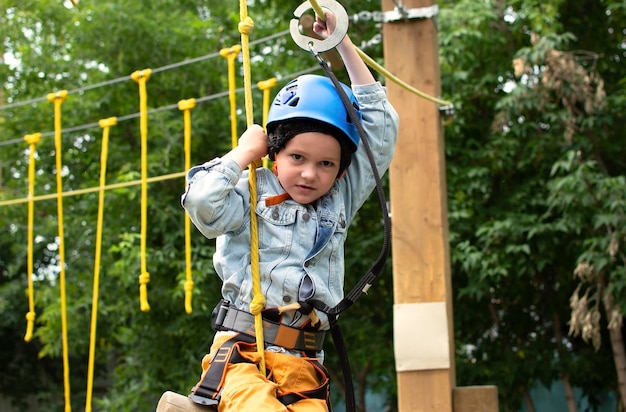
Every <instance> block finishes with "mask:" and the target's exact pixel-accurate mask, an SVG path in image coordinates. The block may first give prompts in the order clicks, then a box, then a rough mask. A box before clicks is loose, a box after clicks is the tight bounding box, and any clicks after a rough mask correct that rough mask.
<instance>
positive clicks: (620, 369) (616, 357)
mask: <svg viewBox="0 0 626 412" xmlns="http://www.w3.org/2000/svg"><path fill="white" fill-rule="evenodd" d="M603 301H604V310H605V312H606V315H607V318H609V319H610V316H611V313H613V310H614V309H615V305H614V303H613V298H612V297H611V296H606V297H605V298H604V299H603ZM609 335H610V337H611V349H612V350H613V362H614V363H615V372H616V373H617V391H618V393H619V397H620V400H621V402H620V403H621V404H622V405H626V352H625V351H624V339H623V337H622V330H621V327H612V328H609Z"/></svg>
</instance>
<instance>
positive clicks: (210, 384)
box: [189, 334, 254, 408]
mask: <svg viewBox="0 0 626 412" xmlns="http://www.w3.org/2000/svg"><path fill="white" fill-rule="evenodd" d="M247 339H248V338H246V337H245V336H240V335H239V334H237V335H234V336H233V337H232V338H230V339H228V340H227V341H226V342H224V343H223V344H222V346H220V347H219V348H218V349H217V350H216V351H215V353H214V354H213V357H212V358H211V361H210V363H209V369H207V371H206V372H205V373H204V374H203V375H202V378H201V379H200V382H198V383H197V384H196V386H194V388H193V389H192V390H191V393H190V394H189V398H190V399H191V400H192V401H193V402H195V403H197V404H200V405H205V406H211V407H214V408H217V405H218V404H219V402H220V398H221V394H222V386H223V385H224V377H225V375H226V370H227V368H228V365H230V364H233V363H241V362H248V361H247V360H245V359H244V358H243V356H241V353H240V348H239V347H240V346H242V345H243V346H250V347H251V348H253V347H254V346H253V345H254V342H249V341H248V340H247Z"/></svg>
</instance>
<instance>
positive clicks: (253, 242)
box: [239, 0, 265, 374]
mask: <svg viewBox="0 0 626 412" xmlns="http://www.w3.org/2000/svg"><path fill="white" fill-rule="evenodd" d="M239 10H240V13H239V14H240V19H241V22H240V23H239V32H240V33H241V47H242V49H243V79H244V89H245V93H244V94H245V104H246V125H247V126H248V127H249V126H251V125H252V124H253V123H254V116H253V111H252V82H251V80H250V50H249V44H248V36H249V34H250V33H251V32H252V29H253V28H254V22H253V21H252V19H251V18H250V17H248V9H247V6H246V1H245V0H240V2H239ZM258 166H259V165H258V164H257V163H256V162H253V163H252V164H250V166H249V170H250V174H249V179H248V181H249V186H250V261H251V268H252V292H253V294H254V295H253V297H252V302H250V313H252V314H253V315H254V330H255V333H256V345H257V352H258V354H259V370H260V371H261V373H263V374H265V350H264V349H265V341H264V338H263V317H262V316H261V311H262V310H263V309H264V308H265V296H263V293H262V291H261V275H260V273H259V272H260V270H259V242H258V233H257V229H258V228H257V218H256V196H257V192H256V168H257V167H258Z"/></svg>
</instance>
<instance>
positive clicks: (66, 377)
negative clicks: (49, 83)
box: [46, 90, 72, 412]
mask: <svg viewBox="0 0 626 412" xmlns="http://www.w3.org/2000/svg"><path fill="white" fill-rule="evenodd" d="M46 97H47V99H48V100H49V101H50V102H52V103H54V150H55V155H56V183H57V214H58V226H59V269H60V275H59V288H60V290H61V335H62V340H63V384H64V389H65V411H66V412H69V411H71V410H72V406H71V402H70V399H71V398H70V364H69V355H68V348H67V346H68V345H67V309H66V308H67V304H66V298H65V234H64V233H63V178H62V170H63V164H62V162H61V146H62V144H61V143H62V142H61V105H62V104H63V102H64V101H65V99H66V98H67V90H61V91H59V92H56V93H49V94H48V95H47V96H46Z"/></svg>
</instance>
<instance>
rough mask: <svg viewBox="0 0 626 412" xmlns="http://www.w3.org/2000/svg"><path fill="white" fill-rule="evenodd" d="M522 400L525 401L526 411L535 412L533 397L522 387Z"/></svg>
mask: <svg viewBox="0 0 626 412" xmlns="http://www.w3.org/2000/svg"><path fill="white" fill-rule="evenodd" d="M524 402H525V403H526V409H527V410H528V412H537V410H536V409H535V403H534V402H533V398H532V397H531V396H530V392H529V391H528V388H524Z"/></svg>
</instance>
